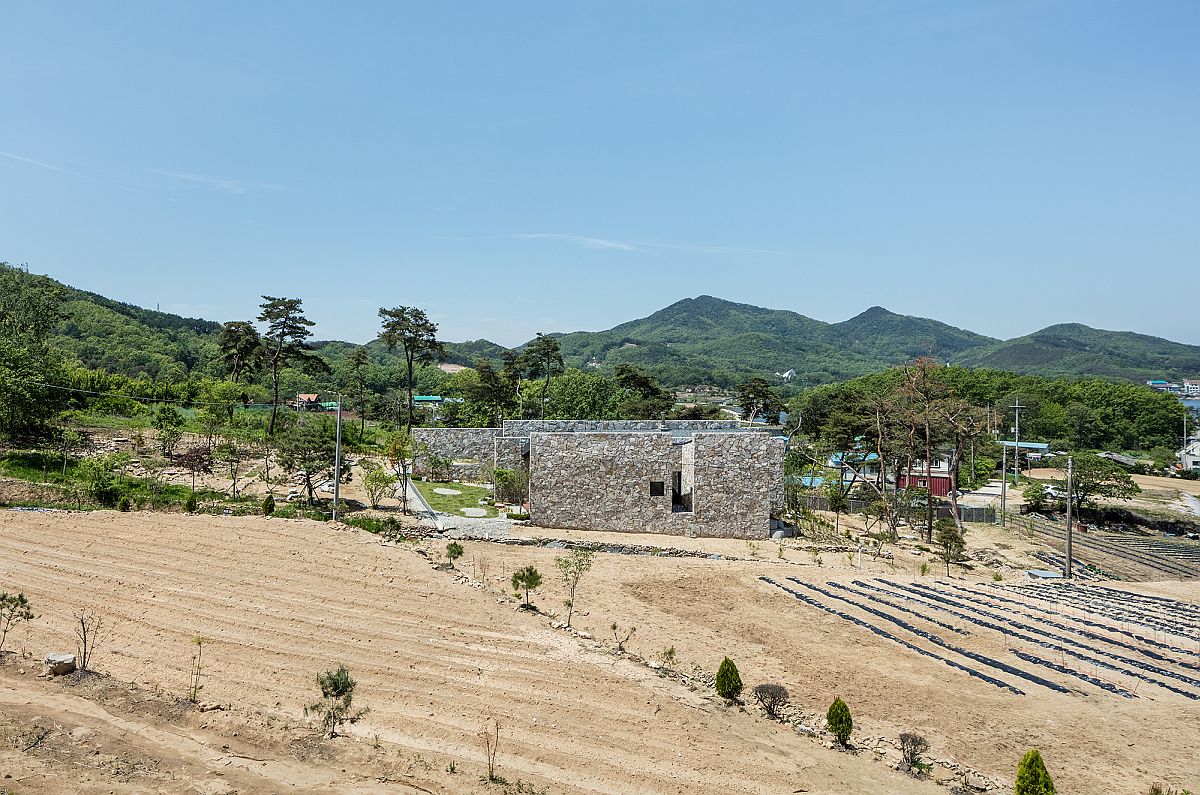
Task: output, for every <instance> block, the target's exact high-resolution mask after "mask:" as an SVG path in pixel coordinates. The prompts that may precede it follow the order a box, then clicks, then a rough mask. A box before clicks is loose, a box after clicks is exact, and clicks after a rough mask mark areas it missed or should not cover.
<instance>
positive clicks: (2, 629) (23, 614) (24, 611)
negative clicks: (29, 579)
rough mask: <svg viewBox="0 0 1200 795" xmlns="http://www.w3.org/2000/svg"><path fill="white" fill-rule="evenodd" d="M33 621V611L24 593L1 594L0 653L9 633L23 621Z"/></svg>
mask: <svg viewBox="0 0 1200 795" xmlns="http://www.w3.org/2000/svg"><path fill="white" fill-rule="evenodd" d="M32 620H33V609H32V608H30V606H29V600H28V599H27V598H25V594H23V593H0V653H2V652H3V651H4V640H5V638H7V637H8V631H9V630H10V629H12V628H13V627H14V626H16V625H17V624H20V623H21V622H22V621H32Z"/></svg>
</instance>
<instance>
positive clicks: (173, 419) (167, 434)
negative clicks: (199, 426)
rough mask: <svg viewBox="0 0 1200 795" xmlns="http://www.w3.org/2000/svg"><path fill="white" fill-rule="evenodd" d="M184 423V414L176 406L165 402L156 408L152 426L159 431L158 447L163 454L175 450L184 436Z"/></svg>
mask: <svg viewBox="0 0 1200 795" xmlns="http://www.w3.org/2000/svg"><path fill="white" fill-rule="evenodd" d="M183 424H184V419H183V415H182V414H180V413H179V412H178V411H177V410H176V409H175V407H174V406H169V405H167V404H165V403H164V404H162V405H160V406H159V407H158V408H157V409H155V411H154V417H153V418H152V419H151V420H150V427H152V428H154V430H156V431H158V447H159V449H160V450H162V452H163V455H171V453H173V452H175V445H177V444H179V440H180V439H182V438H183Z"/></svg>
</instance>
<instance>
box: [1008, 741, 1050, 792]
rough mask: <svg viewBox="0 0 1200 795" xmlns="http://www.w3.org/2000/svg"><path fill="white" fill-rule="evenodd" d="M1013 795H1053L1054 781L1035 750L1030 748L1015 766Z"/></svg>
mask: <svg viewBox="0 0 1200 795" xmlns="http://www.w3.org/2000/svg"><path fill="white" fill-rule="evenodd" d="M1013 793H1014V795H1054V781H1053V780H1052V779H1051V778H1050V773H1049V772H1048V771H1047V770H1046V765H1045V763H1044V762H1042V755H1041V754H1040V753H1038V750H1037V749H1036V748H1030V749H1029V750H1028V751H1026V752H1025V755H1024V756H1023V757H1021V763H1020V764H1019V765H1017V785H1016V787H1015V788H1014V789H1013Z"/></svg>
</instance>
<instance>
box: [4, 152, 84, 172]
mask: <svg viewBox="0 0 1200 795" xmlns="http://www.w3.org/2000/svg"><path fill="white" fill-rule="evenodd" d="M0 155H3V156H4V157H7V158H9V159H11V160H17V161H20V162H22V163H28V164H30V165H32V166H37V167H38V168H46V169H49V170H51V171H57V172H58V173H60V174H70V175H71V176H72V177H83V176H84V175H83V174H80V173H79V172H77V171H71V170H70V169H66V168H60V167H59V166H56V165H53V164H51V163H43V162H42V161H41V160H34V159H33V158H32V157H22V156H21V155H18V154H13V153H12V152H0ZM84 179H87V177H84Z"/></svg>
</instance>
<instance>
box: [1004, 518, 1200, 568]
mask: <svg viewBox="0 0 1200 795" xmlns="http://www.w3.org/2000/svg"><path fill="white" fill-rule="evenodd" d="M1020 526H1023V527H1027V528H1028V529H1029V530H1031V531H1033V532H1034V533H1035V534H1037V535H1038V536H1041V537H1042V538H1046V539H1049V540H1051V541H1052V542H1054V543H1055V545H1056V546H1058V547H1059V549H1061V548H1062V547H1063V545H1064V544H1065V543H1066V540H1067V533H1066V528H1065V527H1062V526H1059V525H1055V524H1053V523H1051V522H1047V521H1044V520H1040V519H1034V518H1032V517H1026V518H1022V519H1021V520H1020ZM1073 543H1074V551H1075V552H1076V553H1077V554H1078V555H1081V556H1082V557H1083V558H1084V559H1086V560H1087V562H1088V563H1089V564H1092V565H1093V566H1095V567H1097V568H1099V567H1101V566H1103V568H1105V569H1110V568H1120V569H1121V573H1122V574H1127V575H1129V576H1130V577H1131V578H1132V579H1141V580H1148V579H1186V580H1195V579H1200V543H1197V542H1189V541H1174V540H1168V539H1158V538H1150V537H1145V536H1131V535H1126V534H1121V533H1105V532H1100V531H1095V530H1090V531H1087V532H1076V533H1075V534H1074V537H1073ZM1060 560H1061V559H1060ZM1076 560H1077V561H1078V560H1079V558H1076ZM1077 565H1078V564H1077Z"/></svg>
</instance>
